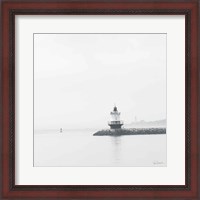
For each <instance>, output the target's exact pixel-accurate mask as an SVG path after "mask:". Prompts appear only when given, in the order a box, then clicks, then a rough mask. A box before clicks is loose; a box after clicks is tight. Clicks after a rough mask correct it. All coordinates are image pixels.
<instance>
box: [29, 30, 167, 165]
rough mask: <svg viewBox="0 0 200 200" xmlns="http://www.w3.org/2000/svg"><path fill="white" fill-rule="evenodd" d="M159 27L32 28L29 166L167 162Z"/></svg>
mask: <svg viewBox="0 0 200 200" xmlns="http://www.w3.org/2000/svg"><path fill="white" fill-rule="evenodd" d="M166 44H167V34H166V33H34V35H33V47H34V49H33V61H34V63H33V65H34V67H33V70H34V73H33V74H34V81H33V87H34V88H33V90H34V95H33V102H34V107H33V110H34V130H33V131H34V135H33V138H34V144H33V166H34V167H166V166H167V130H166V127H167V107H166V105H167V102H166V101H167V100H166V99H167V45H166Z"/></svg>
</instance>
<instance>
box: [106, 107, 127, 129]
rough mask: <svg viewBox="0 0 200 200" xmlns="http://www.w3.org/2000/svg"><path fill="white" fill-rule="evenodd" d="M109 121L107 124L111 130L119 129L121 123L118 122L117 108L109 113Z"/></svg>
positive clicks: (118, 113)
mask: <svg viewBox="0 0 200 200" xmlns="http://www.w3.org/2000/svg"><path fill="white" fill-rule="evenodd" d="M110 116H111V121H109V122H108V125H109V126H110V128H111V129H121V126H122V125H123V121H121V120H120V112H118V110H117V107H116V106H114V109H113V111H112V112H110Z"/></svg>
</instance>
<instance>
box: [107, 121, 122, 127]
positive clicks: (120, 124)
mask: <svg viewBox="0 0 200 200" xmlns="http://www.w3.org/2000/svg"><path fill="white" fill-rule="evenodd" d="M108 125H109V126H110V128H111V129H121V127H122V125H123V123H121V122H120V121H119V122H114V123H113V122H111V123H109V124H108Z"/></svg>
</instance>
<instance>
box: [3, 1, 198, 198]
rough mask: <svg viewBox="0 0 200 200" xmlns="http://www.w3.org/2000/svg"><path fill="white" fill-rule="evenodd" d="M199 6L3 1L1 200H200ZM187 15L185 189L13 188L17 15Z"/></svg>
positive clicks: (117, 186) (191, 2)
mask: <svg viewBox="0 0 200 200" xmlns="http://www.w3.org/2000/svg"><path fill="white" fill-rule="evenodd" d="M198 10H199V1H198V0H193V1H192V0H191V1H189V0H188V1H187V0H185V1H183V0H182V1H181V0H174V1H171V0H167V1H163V2H162V0H157V1H151V0H149V1H146V2H142V1H139V0H132V1H131V0H128V1H126V2H122V1H118V0H115V1H114V0H111V1H50V0H49V1H48V0H47V1H37V0H32V1H19V0H17V1H14V0H13V1H12V0H9V1H6V0H5V1H2V2H1V12H2V20H1V23H2V26H1V34H2V37H1V41H2V46H1V52H2V53H1V58H2V66H1V79H2V81H1V87H0V88H1V97H2V98H1V102H0V113H1V117H2V120H1V126H0V127H1V144H2V147H3V148H2V154H1V155H2V165H1V168H2V170H1V175H2V194H1V197H2V198H9V199H10V198H19V199H22V198H30V197H35V198H38V199H41V198H48V197H49V198H50V197H51V198H55V199H57V198H59V197H63V198H66V199H73V198H74V199H79V198H80V199H81V198H86V199H87V198H88V199H89V198H104V199H105V198H107V199H111V198H121V199H125V198H143V199H144V198H148V199H155V198H170V199H172V198H173V199H178V198H180V199H200V195H199V189H198V188H199V182H200V173H199V172H200V170H199V167H198V166H199V162H200V157H199V155H200V154H199V152H200V151H199V147H200V140H199V135H198V134H199V131H198V113H199V110H198V109H199V108H198V104H199V101H198V94H199V92H198V86H199V83H198V76H199V74H198V73H199V72H198V69H199V67H198V53H199V49H198V43H199V42H198V41H199V32H198V27H199V19H198ZM38 14H40V15H61V14H62V15H80V14H81V15H185V19H186V24H185V27H186V29H185V31H186V36H185V42H186V46H185V52H186V54H185V61H186V62H185V63H186V64H185V72H186V76H185V94H186V95H185V102H186V104H185V109H186V113H185V119H186V120H185V121H186V124H185V132H186V137H185V138H186V139H185V149H186V151H185V155H186V157H185V169H186V170H185V185H76V186H75V185H51V186H50V185H15V15H38Z"/></svg>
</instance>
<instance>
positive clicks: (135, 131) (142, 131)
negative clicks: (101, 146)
mask: <svg viewBox="0 0 200 200" xmlns="http://www.w3.org/2000/svg"><path fill="white" fill-rule="evenodd" d="M156 134H166V128H131V129H125V128H124V129H115V130H114V129H113V130H112V129H107V130H100V131H97V132H96V133H94V134H93V136H121V135H156Z"/></svg>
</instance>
